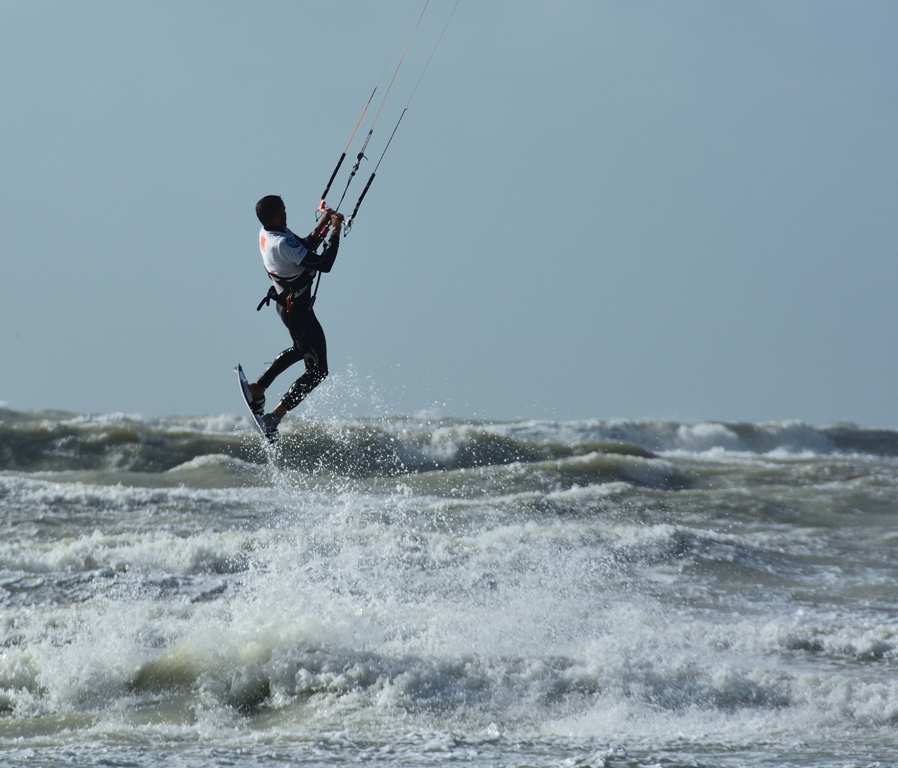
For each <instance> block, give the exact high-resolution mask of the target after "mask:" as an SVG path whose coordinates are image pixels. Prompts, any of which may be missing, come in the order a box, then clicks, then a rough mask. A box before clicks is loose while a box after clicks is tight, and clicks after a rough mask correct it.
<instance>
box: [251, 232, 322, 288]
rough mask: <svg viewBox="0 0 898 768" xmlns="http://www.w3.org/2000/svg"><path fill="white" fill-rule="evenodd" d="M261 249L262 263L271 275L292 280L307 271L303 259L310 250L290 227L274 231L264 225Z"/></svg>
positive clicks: (261, 233)
mask: <svg viewBox="0 0 898 768" xmlns="http://www.w3.org/2000/svg"><path fill="white" fill-rule="evenodd" d="M259 250H260V251H262V263H263V264H265V269H266V270H267V271H268V274H269V275H276V276H277V277H280V278H283V279H284V280H292V279H293V278H295V277H299V276H300V275H301V274H303V272H305V271H306V268H305V267H304V266H303V263H302V260H303V259H304V258H305V257H306V256H308V254H309V253H310V251H309V249H308V248H306V246H305V245H303V242H302V241H301V240H300V239H299V238H298V237H297V236H296V235H295V234H293V232H291V231H290V230H289V229H285V230H284V231H283V232H273V231H271V230H268V229H265V227H262V230H261V231H260V232H259Z"/></svg>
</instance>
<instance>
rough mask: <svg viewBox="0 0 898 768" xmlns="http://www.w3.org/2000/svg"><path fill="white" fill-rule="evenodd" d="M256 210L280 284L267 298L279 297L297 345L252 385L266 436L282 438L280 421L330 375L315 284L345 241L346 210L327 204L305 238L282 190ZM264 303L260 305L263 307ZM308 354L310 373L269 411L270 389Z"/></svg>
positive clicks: (272, 273)
mask: <svg viewBox="0 0 898 768" xmlns="http://www.w3.org/2000/svg"><path fill="white" fill-rule="evenodd" d="M256 216H257V217H258V218H259V221H260V222H261V224H262V230H261V232H259V249H260V250H261V251H262V261H263V263H264V264H265V269H266V270H267V271H268V275H269V277H271V280H272V282H273V283H274V285H273V286H272V287H271V288H270V289H269V291H268V296H266V297H265V299H264V300H263V301H262V304H268V303H269V302H270V301H272V300H274V301H275V302H276V304H277V311H278V314H279V315H280V317H281V320H283V322H284V325H286V326H287V330H289V331H290V338H291V339H293V346H292V347H290V348H288V349H285V350H284V351H283V352H281V353H280V354H279V355H278V356H277V357H276V358H275V359H274V362H273V363H272V364H271V365H270V366H269V367H268V370H266V371H265V373H263V374H262V375H261V376H260V377H259V378H258V379H257V380H256V381H254V382H252V383H251V384H250V385H249V394H250V397H251V398H252V400H251V402H250V408H251V409H252V411H253V412H254V413H257V414H259V415H261V416H262V419H263V422H264V426H265V436H266V437H267V438H268V441H269V442H271V443H274V442H277V439H278V424H279V423H280V421H281V419H283V418H284V416H285V415H286V414H287V412H288V411H292V410H293V409H294V408H296V406H297V405H299V404H300V403H301V402H302V401H303V400H304V399H305V397H306V396H307V395H308V394H309V393H310V392H311V391H312V390H313V389H315V387H317V386H318V385H319V384H320V383H321V382H322V381H324V379H325V377H326V376H327V344H326V342H325V339H324V331H323V330H322V328H321V324H320V323H319V322H318V319H317V318H316V317H315V313H314V312H313V311H312V304H313V303H314V296H313V295H312V284H313V283H314V281H315V278H316V276H317V275H318V273H319V272H330V271H331V267H333V265H334V259H336V258H337V250H338V249H339V247H340V230H341V229H342V226H343V214H341V213H337V212H336V211H333V210H331V209H330V208H325V209H324V212H323V215H322V217H321V221H320V222H319V223H318V226H317V227H315V229H313V230H312V232H311V233H309V236H308V237H307V238H305V239H303V238H299V237H297V236H296V235H295V234H293V232H291V231H290V230H289V229H288V228H287V209H286V208H285V206H284V201H283V200H282V199H281V198H280V197H279V196H278V195H266V196H265V197H263V198H262V199H261V200H259V202H258V203H256ZM328 228H331V233H330V237H329V238H328V239H327V242H326V243H325V246H324V250H323V251H322V252H321V253H318V252H317V249H318V247H319V246H320V245H321V243H322V241H323V240H324V237H325V235H326V233H327V230H328ZM262 304H259V309H261V308H262ZM300 360H303V361H304V362H305V365H306V370H305V373H303V375H302V376H300V377H299V378H298V379H297V380H296V381H294V382H293V385H292V386H291V387H290V389H288V390H287V393H286V394H285V395H284V397H283V398H282V399H281V401H280V402H279V403H278V404H277V406H276V407H275V409H274V410H273V411H272V412H271V413H265V390H266V389H268V387H270V386H271V384H272V382H273V381H274V380H275V379H276V378H277V377H278V376H279V375H280V374H282V373H283V372H284V371H285V370H287V368H289V367H290V366H291V365H293V364H294V363H296V362H298V361H300Z"/></svg>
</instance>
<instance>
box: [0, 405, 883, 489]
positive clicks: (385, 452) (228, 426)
mask: <svg viewBox="0 0 898 768" xmlns="http://www.w3.org/2000/svg"><path fill="white" fill-rule="evenodd" d="M281 432H282V440H281V443H280V445H279V447H278V449H277V450H276V452H275V453H274V454H273V455H271V456H269V454H268V453H267V452H266V451H265V450H264V449H263V447H262V446H261V444H260V441H259V440H258V438H257V435H256V434H255V433H254V431H252V430H251V429H250V428H249V423H248V420H247V419H245V418H243V417H236V416H209V417H196V418H186V417H169V418H160V417H143V416H135V415H131V416H129V415H123V414H112V415H102V416H80V415H72V414H64V413H60V412H50V411H39V412H17V411H11V410H9V409H0V470H6V471H13V472H37V471H43V472H60V471H75V470H94V471H96V470H107V471H116V472H128V471H130V472H144V473H160V472H171V471H173V470H177V468H178V467H182V468H187V467H191V466H192V467H194V468H197V467H198V466H199V465H198V464H197V462H198V461H199V460H200V459H202V458H203V457H209V456H220V457H227V458H229V459H233V460H237V461H238V462H242V463H243V464H244V465H245V464H263V463H267V462H268V461H269V458H272V459H273V460H274V462H275V464H276V465H278V466H280V467H282V468H287V469H295V470H299V471H302V472H307V473H316V472H327V473H332V474H337V475H349V476H368V475H386V476H395V475H399V474H408V473H414V472H428V471H452V470H459V469H465V468H472V467H481V466H494V465H506V464H513V463H523V464H539V463H541V462H549V461H557V460H564V459H571V458H575V457H582V456H588V455H593V454H602V455H617V456H631V457H636V458H642V459H651V458H652V457H653V456H655V455H656V454H658V453H677V452H684V453H692V454H709V453H722V454H746V453H747V454H755V455H770V456H776V455H796V454H797V455H801V454H811V455H830V454H870V455H876V456H898V432H896V431H893V430H886V429H865V428H861V427H857V426H854V425H849V424H831V425H824V426H812V425H808V424H804V423H801V422H778V423H770V424H747V423H723V422H707V423H702V422H699V423H691V424H684V423H679V422H669V421H625V420H609V421H578V422H540V421H521V422H484V421H480V422H465V421H461V420H452V419H442V420H437V421H429V420H426V419H410V418H403V417H390V418H383V419H375V418H371V419H344V420H330V421H311V420H303V419H301V418H299V419H288V420H286V421H285V422H284V423H283V426H282V430H281ZM233 468H234V467H233V466H232V467H231V469H233ZM219 469H220V467H219ZM235 471H236V470H235Z"/></svg>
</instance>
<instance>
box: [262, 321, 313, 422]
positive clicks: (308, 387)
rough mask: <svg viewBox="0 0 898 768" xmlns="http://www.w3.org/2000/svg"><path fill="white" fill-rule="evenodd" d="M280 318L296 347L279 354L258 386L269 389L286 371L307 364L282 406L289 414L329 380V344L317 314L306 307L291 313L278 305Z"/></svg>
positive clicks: (284, 398)
mask: <svg viewBox="0 0 898 768" xmlns="http://www.w3.org/2000/svg"><path fill="white" fill-rule="evenodd" d="M278 314H279V315H280V316H281V320H283V321H284V325H286V326H287V328H288V329H289V331H290V336H291V337H292V338H293V346H292V347H290V349H285V350H284V351H283V352H281V354H279V355H278V356H277V357H276V358H275V359H274V362H273V363H272V364H271V365H270V366H269V367H268V370H267V371H265V373H263V374H262V375H261V376H260V377H259V384H260V385H261V386H263V387H265V388H266V389H267V388H268V387H269V386H271V384H272V382H273V381H274V380H275V378H277V377H278V376H279V375H280V374H281V373H283V372H284V371H285V370H287V368H289V367H290V366H291V365H293V364H294V363H296V362H299V361H300V360H304V361H305V364H306V371H305V373H303V375H302V376H300V377H299V378H298V379H297V380H296V381H295V382H293V385H292V386H291V387H290V389H289V390H287V394H286V395H284V397H283V399H282V402H283V404H284V405H285V406H286V408H287V410H288V411H291V410H293V409H294V408H295V407H296V406H297V405H299V404H300V403H301V402H302V401H303V400H304V399H305V397H306V395H308V394H309V393H310V392H311V391H312V390H313V389H315V387H317V386H318V385H319V384H320V383H321V382H322V381H324V379H325V378H326V377H327V342H326V341H325V338H324V329H322V327H321V323H319V322H318V318H316V317H315V313H314V312H313V311H312V310H311V309H309V308H307V307H303V306H301V305H300V306H296V305H294V306H293V307H292V311H291V312H287V310H286V309H285V308H284V307H282V306H281V305H278Z"/></svg>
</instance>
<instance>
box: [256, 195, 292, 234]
mask: <svg viewBox="0 0 898 768" xmlns="http://www.w3.org/2000/svg"><path fill="white" fill-rule="evenodd" d="M284 210H286V208H285V206H284V201H283V200H282V199H281V196H280V195H265V197H263V198H262V199H261V200H260V201H259V202H258V203H256V216H257V217H258V219H259V221H260V222H261V224H262V226H263V227H265V228H266V229H269V228H271V226H272V225H273V224H274V222H275V219H276V218H277V217H278V215H279V214H280V213H281V212H282V211H284Z"/></svg>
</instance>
